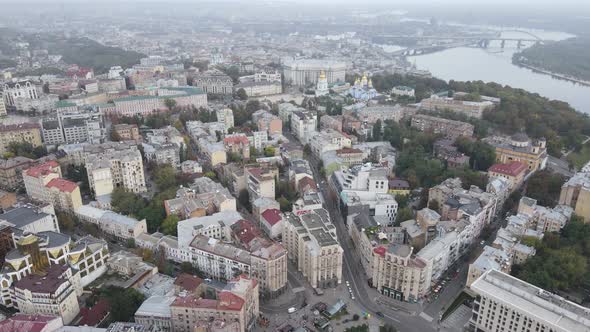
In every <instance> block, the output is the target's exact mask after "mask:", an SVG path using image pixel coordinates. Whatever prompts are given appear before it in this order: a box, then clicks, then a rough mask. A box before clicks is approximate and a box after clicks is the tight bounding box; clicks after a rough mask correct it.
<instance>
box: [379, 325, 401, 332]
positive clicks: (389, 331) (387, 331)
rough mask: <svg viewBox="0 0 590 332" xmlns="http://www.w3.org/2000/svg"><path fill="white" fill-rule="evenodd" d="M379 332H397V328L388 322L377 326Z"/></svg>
mask: <svg viewBox="0 0 590 332" xmlns="http://www.w3.org/2000/svg"><path fill="white" fill-rule="evenodd" d="M379 332H397V329H396V328H395V327H393V326H391V325H389V324H385V325H383V326H381V327H379Z"/></svg>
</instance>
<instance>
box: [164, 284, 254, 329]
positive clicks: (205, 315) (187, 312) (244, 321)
mask: <svg viewBox="0 0 590 332" xmlns="http://www.w3.org/2000/svg"><path fill="white" fill-rule="evenodd" d="M258 288H259V286H258V283H257V282H256V280H252V279H248V278H246V277H243V276H239V277H237V278H235V279H234V280H232V281H231V282H230V283H228V285H227V286H226V288H225V289H223V290H221V291H219V292H216V293H217V294H216V295H215V296H214V297H212V298H211V297H206V296H204V294H196V295H195V294H186V293H181V294H179V296H177V297H176V299H175V300H174V302H173V303H172V304H171V305H170V310H171V313H172V330H173V331H175V332H192V331H194V330H195V328H197V329H199V327H204V326H208V323H211V322H220V323H221V322H223V324H222V325H219V326H220V327H221V328H222V329H223V328H224V327H227V328H228V329H229V330H230V331H240V332H242V331H244V332H246V331H253V330H254V328H255V326H256V321H257V319H258V313H259V302H258V301H259V300H258ZM234 322H235V323H237V324H235V325H234ZM226 324H227V326H226Z"/></svg>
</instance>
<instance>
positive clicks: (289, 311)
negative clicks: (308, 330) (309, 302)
mask: <svg viewBox="0 0 590 332" xmlns="http://www.w3.org/2000/svg"><path fill="white" fill-rule="evenodd" d="M295 311H297V309H295V308H294V307H291V308H289V309H288V310H287V312H288V313H290V314H292V313H294V312H295Z"/></svg>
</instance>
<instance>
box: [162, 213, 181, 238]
mask: <svg viewBox="0 0 590 332" xmlns="http://www.w3.org/2000/svg"><path fill="white" fill-rule="evenodd" d="M179 221H180V219H179V218H178V216H177V215H175V214H171V215H169V216H168V217H166V219H164V221H163V222H162V225H161V230H162V233H164V234H168V235H173V236H176V235H177V230H176V226H177V225H178V222H179Z"/></svg>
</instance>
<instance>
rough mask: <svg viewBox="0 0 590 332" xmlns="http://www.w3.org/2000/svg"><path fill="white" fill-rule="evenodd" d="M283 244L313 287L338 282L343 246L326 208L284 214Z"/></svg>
mask: <svg viewBox="0 0 590 332" xmlns="http://www.w3.org/2000/svg"><path fill="white" fill-rule="evenodd" d="M286 219H287V220H286V222H285V224H284V227H283V244H284V245H285V248H286V249H287V252H288V254H289V259H291V260H292V261H293V262H294V263H295V265H296V266H297V269H298V270H299V271H301V273H302V274H303V276H304V277H305V278H306V279H307V280H308V281H309V283H310V285H311V286H312V287H313V288H326V287H336V286H337V285H339V284H340V283H341V282H342V255H343V250H342V247H341V246H340V244H339V243H338V240H337V236H336V228H335V227H334V225H333V224H332V222H331V221H330V217H329V215H328V212H327V211H326V210H324V209H316V210H313V211H309V212H308V213H303V214H300V215H295V214H293V213H289V214H287V216H286Z"/></svg>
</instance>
